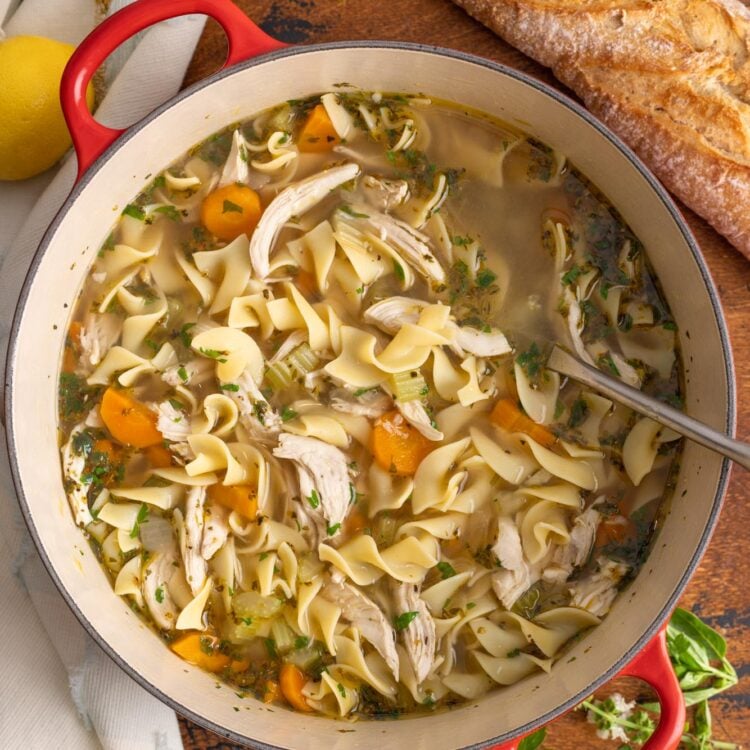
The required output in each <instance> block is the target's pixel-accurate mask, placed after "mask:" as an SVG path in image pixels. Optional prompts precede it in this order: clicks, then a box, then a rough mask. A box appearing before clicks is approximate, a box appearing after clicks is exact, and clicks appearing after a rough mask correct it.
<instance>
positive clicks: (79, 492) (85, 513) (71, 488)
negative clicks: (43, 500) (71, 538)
mask: <svg viewBox="0 0 750 750" xmlns="http://www.w3.org/2000/svg"><path fill="white" fill-rule="evenodd" d="M85 428H86V422H85V421H84V422H81V423H80V424H79V425H76V426H75V427H74V428H73V429H72V430H71V431H70V437H69V438H68V442H67V443H65V447H64V448H63V451H62V462H63V474H64V475H65V486H66V489H67V495H68V502H69V503H70V507H71V509H72V510H73V516H74V518H75V521H76V523H77V524H78V525H79V526H88V524H90V523H91V522H92V521H93V520H94V518H93V516H92V515H91V511H90V510H89V502H88V485H86V484H84V483H83V480H82V476H83V470H84V468H85V467H86V457H85V455H84V454H83V451H79V450H76V438H77V437H78V435H80V433H81V432H83V430H84V429H85Z"/></svg>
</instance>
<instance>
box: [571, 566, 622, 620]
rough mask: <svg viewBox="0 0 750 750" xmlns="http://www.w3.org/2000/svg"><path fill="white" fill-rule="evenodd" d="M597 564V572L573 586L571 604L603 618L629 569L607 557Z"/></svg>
mask: <svg viewBox="0 0 750 750" xmlns="http://www.w3.org/2000/svg"><path fill="white" fill-rule="evenodd" d="M597 564H598V569H597V570H596V571H595V572H591V573H587V574H586V575H585V576H582V577H581V578H579V579H578V580H577V581H574V582H573V583H572V584H571V586H570V589H569V591H570V595H571V600H570V604H571V606H572V607H580V608H581V609H585V610H587V611H588V612H590V613H591V614H592V615H596V616H597V617H603V616H604V615H606V614H607V612H609V608H610V607H611V606H612V602H613V601H614V600H615V597H616V596H617V586H618V584H619V583H620V581H621V580H622V579H623V578H624V577H625V574H626V573H627V572H628V570H629V568H628V566H627V565H625V564H624V563H618V562H615V561H614V560H610V559H608V558H606V557H600V558H599V559H598V560H597Z"/></svg>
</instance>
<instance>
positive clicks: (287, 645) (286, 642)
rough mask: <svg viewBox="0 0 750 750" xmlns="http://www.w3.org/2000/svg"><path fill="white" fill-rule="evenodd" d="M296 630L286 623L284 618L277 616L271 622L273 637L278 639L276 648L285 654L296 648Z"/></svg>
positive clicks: (275, 639)
mask: <svg viewBox="0 0 750 750" xmlns="http://www.w3.org/2000/svg"><path fill="white" fill-rule="evenodd" d="M295 637H296V634H295V632H294V631H293V630H292V629H291V628H290V627H289V626H288V625H287V624H286V622H285V621H284V618H277V619H276V620H274V621H273V622H272V623H271V638H273V639H274V641H276V650H277V651H278V652H279V653H280V654H285V653H286V652H287V651H291V650H292V649H293V648H294V639H295Z"/></svg>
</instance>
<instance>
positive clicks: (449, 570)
mask: <svg viewBox="0 0 750 750" xmlns="http://www.w3.org/2000/svg"><path fill="white" fill-rule="evenodd" d="M435 567H436V568H437V569H438V571H439V572H440V577H441V578H442V579H443V580H445V579H446V578H453V576H454V575H456V569H455V568H454V567H453V566H452V565H451V564H450V563H447V562H439V563H438V564H437V565H436V566H435Z"/></svg>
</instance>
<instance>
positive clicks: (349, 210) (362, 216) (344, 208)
mask: <svg viewBox="0 0 750 750" xmlns="http://www.w3.org/2000/svg"><path fill="white" fill-rule="evenodd" d="M339 211H343V212H344V213H345V214H349V216H352V217H354V218H355V219H369V218H370V215H369V214H360V213H357V212H356V211H355V210H354V209H353V208H352V207H351V206H350V205H349V204H348V203H342V204H341V205H340V206H339Z"/></svg>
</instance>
